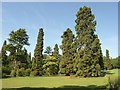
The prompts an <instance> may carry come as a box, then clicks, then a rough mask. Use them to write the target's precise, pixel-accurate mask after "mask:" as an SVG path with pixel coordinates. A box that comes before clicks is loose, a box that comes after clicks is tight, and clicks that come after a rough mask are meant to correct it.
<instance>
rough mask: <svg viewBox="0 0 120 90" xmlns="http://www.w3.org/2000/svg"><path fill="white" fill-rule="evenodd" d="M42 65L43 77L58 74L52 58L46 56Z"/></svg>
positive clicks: (55, 63) (54, 60) (55, 61)
mask: <svg viewBox="0 0 120 90" xmlns="http://www.w3.org/2000/svg"><path fill="white" fill-rule="evenodd" d="M45 62H46V63H45V64H44V65H43V71H44V75H47V76H51V75H56V74H58V64H57V60H56V58H55V57H54V56H47V58H46V59H45Z"/></svg>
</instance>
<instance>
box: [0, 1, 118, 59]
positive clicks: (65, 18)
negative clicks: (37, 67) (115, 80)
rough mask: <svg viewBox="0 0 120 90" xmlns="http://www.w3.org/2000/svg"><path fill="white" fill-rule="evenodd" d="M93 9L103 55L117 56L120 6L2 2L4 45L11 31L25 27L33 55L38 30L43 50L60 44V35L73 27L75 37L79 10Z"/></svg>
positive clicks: (112, 4) (92, 3) (90, 3)
mask: <svg viewBox="0 0 120 90" xmlns="http://www.w3.org/2000/svg"><path fill="white" fill-rule="evenodd" d="M83 6H88V7H90V8H91V9H92V13H93V14H94V15H95V19H96V21H97V26H96V33H97V34H98V36H99V38H100V41H101V44H102V45H101V46H102V52H103V55H105V50H106V48H108V49H109V50H110V56H111V57H117V56H118V3H117V2H116V3H100V2H99V3H94V2H86V3H82V2H79V3H78V2H77V3H65V2H64V3H38V2H37V3H25V2H24V3H12V2H11V3H2V42H0V43H1V44H2V43H3V41H4V40H5V39H7V38H8V37H9V33H10V32H11V31H12V30H17V29H19V28H25V29H26V31H27V33H28V35H29V37H30V39H29V42H30V44H31V45H30V46H29V47H28V46H27V47H26V48H27V49H28V51H29V52H31V53H32V55H33V54H34V53H33V52H34V48H35V44H36V39H37V34H38V30H39V28H41V27H42V28H43V29H44V34H45V35H44V50H45V48H46V47H47V46H51V47H52V48H53V47H54V45H55V44H56V43H57V44H58V45H61V35H62V33H63V32H64V31H65V30H66V29H67V28H70V29H71V30H72V31H73V33H74V34H75V28H74V26H75V19H76V16H75V14H76V13H77V11H78V10H79V8H80V7H83Z"/></svg>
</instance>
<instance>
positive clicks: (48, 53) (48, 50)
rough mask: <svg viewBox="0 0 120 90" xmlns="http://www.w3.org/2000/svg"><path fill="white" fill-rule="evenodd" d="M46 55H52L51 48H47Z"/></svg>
mask: <svg viewBox="0 0 120 90" xmlns="http://www.w3.org/2000/svg"><path fill="white" fill-rule="evenodd" d="M44 53H46V54H47V55H50V54H51V53H52V49H51V47H50V46H48V47H46V50H45V52H44Z"/></svg>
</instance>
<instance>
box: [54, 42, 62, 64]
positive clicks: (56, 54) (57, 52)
mask: <svg viewBox="0 0 120 90" xmlns="http://www.w3.org/2000/svg"><path fill="white" fill-rule="evenodd" d="M52 55H53V56H54V57H55V58H56V59H57V61H58V62H59V61H60V55H59V48H58V45H57V44H55V47H54V51H53V53H52Z"/></svg>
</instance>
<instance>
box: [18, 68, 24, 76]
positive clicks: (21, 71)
mask: <svg viewBox="0 0 120 90" xmlns="http://www.w3.org/2000/svg"><path fill="white" fill-rule="evenodd" d="M16 75H17V76H25V70H24V69H23V68H21V69H18V70H17V72H16Z"/></svg>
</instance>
